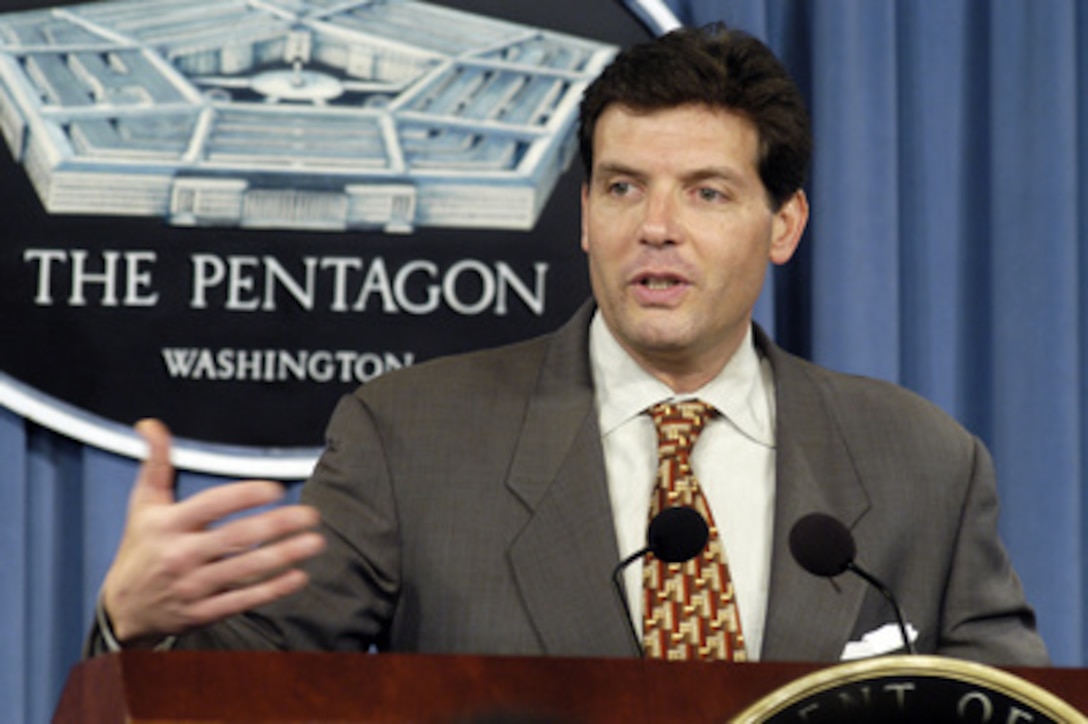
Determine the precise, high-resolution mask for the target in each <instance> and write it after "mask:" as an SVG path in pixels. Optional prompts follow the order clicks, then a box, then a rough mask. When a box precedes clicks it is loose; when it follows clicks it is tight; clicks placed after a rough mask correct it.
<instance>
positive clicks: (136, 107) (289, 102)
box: [0, 0, 615, 233]
mask: <svg viewBox="0 0 1088 724" xmlns="http://www.w3.org/2000/svg"><path fill="white" fill-rule="evenodd" d="M614 53H615V48H614V47H612V46H609V45H606V44H603V43H599V42H596V41H592V40H587V39H582V38H577V37H574V36H571V35H565V34H561V33H556V32H551V31H546V30H541V29H538V28H533V27H529V26H525V25H520V24H515V23H511V22H507V21H503V20H498V19H495V18H490V17H486V16H481V15H475V14H470V13H466V12H462V11H458V10H454V9H451V8H448V7H444V6H440V5H436V4H433V3H428V2H421V1H418V0H354V1H345V0H116V1H106V2H92V3H86V4H82V5H74V6H67V7H63V8H52V9H45V10H34V11H29V12H18V13H8V14H0V131H2V133H3V137H4V140H5V141H6V143H7V145H8V146H9V148H10V149H11V152H12V155H13V156H14V158H15V159H16V161H17V162H19V163H20V164H21V165H22V166H23V168H24V169H25V171H26V175H27V177H28V178H29V179H30V182H31V183H32V185H33V187H34V189H35V191H36V193H37V195H38V197H39V198H40V199H41V202H42V205H43V206H44V207H45V209H46V210H47V211H48V212H49V213H52V214H107V215H119V216H151V217H161V218H163V219H165V220H166V221H167V222H168V223H170V224H173V225H179V226H217V227H247V228H278V229H304V230H329V231H338V230H347V229H381V230H383V231H385V232H387V233H409V232H411V231H412V230H413V229H415V228H418V227H447V228H481V229H514V230H526V229H531V228H532V227H533V225H534V224H535V222H536V220H537V218H538V216H539V213H540V211H541V209H542V208H543V206H544V204H545V202H546V201H547V199H548V196H549V195H550V193H551V191H552V190H553V188H554V186H555V183H556V181H557V179H558V177H559V176H560V174H561V173H562V172H563V171H564V170H565V169H566V168H567V167H568V165H569V163H570V161H571V159H572V157H573V156H574V153H575V150H576V140H575V138H574V135H575V132H574V129H575V124H576V121H577V112H578V103H579V100H580V97H581V93H582V90H583V89H584V87H585V85H586V84H587V83H588V82H589V81H590V80H591V79H592V78H593V77H595V76H596V75H597V73H598V72H599V71H600V70H601V68H603V66H604V65H605V64H606V63H607V62H608V61H609V60H610V59H611V57H612V56H613V55H614Z"/></svg>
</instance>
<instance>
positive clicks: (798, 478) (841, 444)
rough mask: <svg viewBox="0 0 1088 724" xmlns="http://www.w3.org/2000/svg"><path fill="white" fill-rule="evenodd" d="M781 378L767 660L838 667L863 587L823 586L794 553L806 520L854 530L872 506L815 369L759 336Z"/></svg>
mask: <svg viewBox="0 0 1088 724" xmlns="http://www.w3.org/2000/svg"><path fill="white" fill-rule="evenodd" d="M759 343H760V346H761V347H762V348H763V349H764V350H765V351H766V352H767V354H768V357H769V359H770V360H771V363H772V365H773V366H774V373H775V389H776V397H777V446H778V450H777V466H776V468H777V469H776V492H775V516H774V544H773V551H772V559H771V581H770V591H769V600H768V608H767V621H766V628H765V630H764V639H763V650H762V653H761V657H762V658H763V659H764V660H776V659H778V660H781V659H787V658H788V659H794V660H816V661H828V660H836V659H838V658H839V656H840V655H841V652H842V648H843V646H844V645H845V644H846V642H847V641H848V640H849V638H850V636H851V634H852V632H853V629H854V622H855V621H856V619H857V617H858V612H859V610H860V608H861V603H862V599H863V598H864V595H865V586H864V584H863V583H862V582H861V581H860V580H858V579H856V577H854V576H851V575H846V576H839V577H838V578H836V579H834V580H828V579H825V578H819V577H816V576H813V575H812V574H810V573H808V572H807V571H805V570H804V569H802V568H801V566H800V565H798V563H797V562H796V561H795V560H794V559H793V556H792V554H791V553H790V550H789V532H790V529H791V527H792V526H793V524H794V523H795V522H796V521H797V520H798V519H799V518H801V517H802V516H804V515H806V514H808V513H812V512H823V513H828V514H830V515H833V516H835V517H836V518H838V519H839V520H840V521H842V522H843V523H844V524H845V525H846V526H847V527H853V526H854V524H856V522H857V521H858V519H859V518H861V516H863V515H864V514H865V512H866V511H867V510H868V508H869V499H868V496H867V494H866V492H865V489H864V486H863V484H862V482H861V479H860V478H859V476H858V473H857V470H856V469H855V468H854V465H853V462H852V458H851V455H850V450H849V449H848V447H847V444H846V441H845V439H844V438H843V436H842V434H841V432H840V428H839V425H838V424H837V422H836V420H835V417H834V412H833V410H831V409H829V407H828V398H827V396H826V395H824V394H822V392H821V388H820V382H819V381H818V380H816V379H814V378H813V377H812V368H811V366H809V365H808V364H807V363H805V362H802V361H801V360H799V359H797V358H794V357H791V356H789V355H786V354H785V353H783V352H782V351H781V350H779V349H778V348H777V347H775V346H774V345H773V344H772V343H770V342H769V340H768V339H767V338H766V337H765V336H764V335H763V334H762V333H761V332H760V333H759Z"/></svg>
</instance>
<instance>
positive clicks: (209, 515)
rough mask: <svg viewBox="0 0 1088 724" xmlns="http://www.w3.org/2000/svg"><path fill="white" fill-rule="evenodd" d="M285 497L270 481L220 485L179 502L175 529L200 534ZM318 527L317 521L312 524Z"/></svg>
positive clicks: (175, 509)
mask: <svg viewBox="0 0 1088 724" xmlns="http://www.w3.org/2000/svg"><path fill="white" fill-rule="evenodd" d="M283 496H284V489H283V486H282V485H280V484H279V483H274V482H272V481H270V480H245V481H242V482H236V483H225V484H223V485H216V486H214V487H211V488H208V489H207V490H202V491H201V492H199V493H196V494H195V495H192V496H190V497H188V498H186V499H185V500H181V501H179V502H178V504H177V505H176V506H175V507H174V510H173V511H172V512H173V521H172V527H173V528H174V529H175V530H176V531H178V532H196V531H200V530H203V529H204V528H206V527H207V526H209V525H211V524H213V523H218V522H219V521H222V520H223V519H225V518H228V517H230V516H232V515H237V514H238V513H244V512H246V511H250V510H252V509H254V508H259V507H261V506H265V505H271V504H273V503H276V502H278V501H280V500H281V499H283ZM294 507H296V506H285V507H284V508H282V509H281V510H287V509H290V508H294ZM256 517H257V516H253V518H256ZM250 519H251V518H246V520H250ZM315 524H316V520H315V521H313V523H311V525H315Z"/></svg>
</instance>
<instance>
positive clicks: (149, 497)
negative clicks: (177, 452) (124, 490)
mask: <svg viewBox="0 0 1088 724" xmlns="http://www.w3.org/2000/svg"><path fill="white" fill-rule="evenodd" d="M136 432H138V433H139V434H140V436H141V437H143V439H144V440H145V441H146V442H147V457H146V458H145V459H144V462H143V464H142V465H140V472H139V474H138V475H137V477H136V485H135V486H134V487H133V489H132V505H133V506H134V507H139V506H144V505H156V504H157V505H169V504H170V503H173V502H174V466H173V464H172V463H171V462H170V430H169V428H167V427H166V425H164V424H163V423H162V422H161V421H160V420H153V419H147V420H140V421H139V422H137V423H136Z"/></svg>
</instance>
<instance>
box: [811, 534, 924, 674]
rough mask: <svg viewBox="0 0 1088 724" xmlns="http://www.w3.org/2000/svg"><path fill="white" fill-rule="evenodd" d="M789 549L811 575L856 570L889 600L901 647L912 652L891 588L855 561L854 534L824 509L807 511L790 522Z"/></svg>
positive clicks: (897, 603)
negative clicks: (806, 513)
mask: <svg viewBox="0 0 1088 724" xmlns="http://www.w3.org/2000/svg"><path fill="white" fill-rule="evenodd" d="M790 553H792V554H793V558H794V560H796V561H797V563H799V564H800V566H801V567H802V568H804V569H805V570H806V571H808V572H809V573H811V574H812V575H814V576H821V577H823V578H832V577H834V576H837V575H839V574H840V573H843V572H845V571H851V572H853V573H856V574H857V575H858V576H860V577H861V578H862V579H864V580H865V581H866V582H867V583H869V584H870V585H871V586H873V587H874V588H875V589H876V590H878V591H880V594H881V595H882V596H884V598H885V599H887V601H888V603H890V604H891V606H892V610H893V611H894V612H895V620H896V622H897V623H898V624H899V635H900V636H902V637H903V648H904V649H905V650H906V652H907V653H908V654H913V653H914V644H912V643H911V640H910V636H909V635H908V634H907V624H906V622H905V621H904V620H903V611H902V610H901V609H900V608H899V602H898V601H897V600H896V598H895V595H894V594H893V593H892V592H891V590H890V589H889V588H888V587H887V586H885V585H884V584H883V583H882V582H881V581H880V579H878V578H877V577H876V576H874V575H873V574H871V573H869V572H868V571H866V570H865V569H864V568H862V567H861V566H859V565H858V564H857V563H855V562H854V556H855V555H857V545H856V544H855V543H854V536H853V535H851V534H850V531H849V530H848V529H847V528H846V526H845V525H843V524H842V523H841V522H840V521H839V520H838V519H837V518H834V517H832V516H830V515H827V514H826V513H809V514H808V515H806V516H804V517H802V518H801V519H800V520H798V521H797V522H796V523H794V524H793V528H792V529H791V530H790Z"/></svg>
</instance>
